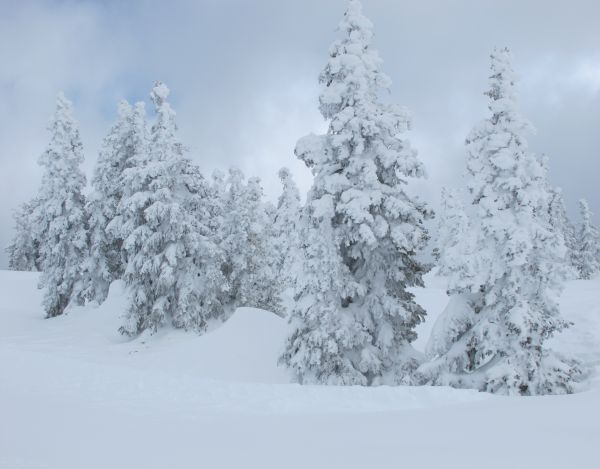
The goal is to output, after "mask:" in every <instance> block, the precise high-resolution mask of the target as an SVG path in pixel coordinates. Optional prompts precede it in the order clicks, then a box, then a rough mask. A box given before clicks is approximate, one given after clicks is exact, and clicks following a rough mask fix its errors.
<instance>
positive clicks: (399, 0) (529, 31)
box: [0, 0, 600, 268]
mask: <svg viewBox="0 0 600 469" xmlns="http://www.w3.org/2000/svg"><path fill="white" fill-rule="evenodd" d="M345 3H346V2H345V0H302V1H297V0H195V1H192V0H187V1H184V0H181V1H168V2H167V1H127V2H125V1H121V0H96V1H28V0H20V1H16V0H14V1H13V0H0V64H1V66H0V245H2V246H6V244H7V243H8V242H9V239H10V236H11V230H12V218H11V212H12V210H13V209H14V208H15V207H16V206H17V205H18V204H20V203H21V202H24V201H26V200H28V199H29V198H30V197H32V196H33V195H34V194H35V192H36V190H37V186H38V184H39V181H40V169H39V167H38V165H37V159H38V156H39V155H40V154H41V153H42V152H43V150H44V147H45V145H46V143H47V140H48V134H47V131H46V125H47V123H48V119H49V116H50V115H51V113H52V111H53V106H54V100H55V96H56V93H57V92H58V91H60V90H63V91H64V92H65V93H66V94H67V95H68V96H69V97H70V98H71V99H72V100H73V101H74V103H75V109H76V114H77V118H78V120H79V122H80V125H81V133H82V137H83V141H84V145H85V149H86V163H85V170H86V172H87V174H88V175H91V171H92V168H93V165H94V163H95V160H96V155H97V151H98V148H99V145H100V142H101V139H102V137H103V134H104V132H106V130H107V128H108V126H109V125H110V123H111V121H112V120H113V118H114V115H115V108H116V103H117V102H118V100H119V99H121V98H126V99H128V100H131V101H136V100H146V101H148V99H147V98H148V92H149V90H150V88H151V86H152V83H153V82H154V81H155V80H157V79H160V80H162V81H164V82H165V83H167V85H168V86H169V87H170V88H171V91H172V95H171V96H172V104H173V107H174V108H175V109H176V111H177V114H178V123H179V127H180V134H181V138H182V140H183V141H184V143H185V144H186V145H187V146H188V147H189V149H190V156H191V157H192V158H193V159H194V160H195V161H197V162H198V163H199V164H200V166H201V167H202V168H203V169H204V170H205V171H206V173H210V172H212V170H214V169H216V168H221V169H226V168H227V167H228V166H230V165H237V166H239V167H241V168H242V169H243V170H244V171H245V172H246V173H247V174H248V175H258V176H260V177H261V178H262V179H263V181H264V184H265V188H266V192H267V195H268V196H269V197H272V198H274V197H275V196H276V195H277V192H278V189H279V188H278V181H277V178H276V170H277V169H278V168H279V167H281V166H288V167H290V168H291V169H292V171H293V172H294V174H295V175H296V178H297V180H298V182H299V184H300V186H301V187H302V189H303V190H306V189H307V188H308V187H309V185H310V173H309V172H308V171H307V170H306V169H305V168H304V167H303V166H302V164H301V163H300V162H297V161H296V160H295V158H294V155H293V148H294V144H295V142H296V140H297V139H298V138H299V137H301V136H303V135H305V134H307V133H309V132H318V131H320V130H322V129H324V123H323V121H322V119H321V117H320V115H319V113H318V111H317V96H318V93H319V88H318V83H317V76H318V74H319V71H320V69H321V68H322V66H323V65H324V63H325V61H326V59H327V51H328V47H329V44H330V43H331V42H332V41H333V40H334V39H335V38H336V25H337V23H338V21H339V19H340V18H341V15H342V14H343V11H344V9H345ZM363 5H364V10H365V13H366V14H367V16H369V17H370V18H371V20H372V21H373V22H374V23H375V34H376V37H375V45H376V47H377V48H378V49H379V51H380V53H381V56H382V57H383V59H384V61H385V67H384V68H385V71H386V72H387V73H388V74H389V75H390V76H391V78H392V80H393V82H394V84H393V87H392V93H391V95H390V99H391V100H393V101H394V102H397V103H400V104H402V105H405V106H407V107H408V108H409V109H410V110H411V111H412V112H413V114H414V130H413V131H412V132H411V136H410V138H411V139H412V142H413V145H414V146H415V147H416V148H417V149H418V150H419V152H420V154H421V157H422V158H423V160H424V161H425V163H426V165H427V168H428V172H429V179H428V180H427V181H426V182H425V183H420V184H419V185H418V186H417V187H416V190H418V191H419V192H420V193H421V194H422V197H424V198H426V199H428V200H429V201H430V202H431V203H432V204H433V205H436V204H437V200H438V197H439V189H440V187H441V186H442V185H453V186H457V185H460V184H461V174H462V173H463V171H464V149H463V141H464V137H465V135H466V133H467V132H468V130H469V129H470V127H471V126H472V125H473V124H474V123H476V122H477V121H478V120H479V119H481V118H482V117H484V116H485V113H486V101H485V98H484V96H483V95H482V93H483V91H484V90H485V89H486V85H487V76H488V66H489V64H488V56H489V52H490V51H491V49H492V48H493V47H494V46H496V45H498V46H504V45H507V46H509V47H511V48H512V50H513V54H514V56H515V68H516V70H517V72H518V73H519V75H520V77H521V81H520V83H519V96H520V99H521V109H522V111H523V113H524V114H525V116H526V117H528V118H529V119H530V120H531V121H532V122H533V124H534V126H535V127H536V129H537V133H536V135H535V136H532V137H531V138H530V146H531V147H532V148H533V149H534V150H535V151H536V152H538V153H545V154H547V155H548V157H549V159H550V171H551V178H552V181H553V182H554V183H555V184H556V185H559V186H561V187H563V189H564V192H565V198H566V201H567V204H568V207H569V210H570V211H571V212H572V213H573V214H574V216H576V213H575V212H576V201H577V199H579V198H581V197H586V198H588V199H589V200H590V203H591V206H592V209H593V210H595V211H596V212H597V213H598V217H597V222H598V223H600V191H598V185H599V183H598V181H599V180H600V171H599V170H600V163H599V162H598V161H599V159H600V28H599V27H598V19H599V18H600V2H597V1H594V0H589V1H584V0H571V1H568V2H567V1H558V0H550V1H548V0H545V1H538V0H535V1H534V0H531V1H524V0H521V1H518V0H503V1H492V0H471V1H468V0H454V1H453V0H364V2H363ZM5 265H6V256H5V254H4V252H2V253H0V268H1V267H3V266H5Z"/></svg>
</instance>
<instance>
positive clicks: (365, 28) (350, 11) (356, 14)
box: [339, 0, 373, 43]
mask: <svg viewBox="0 0 600 469" xmlns="http://www.w3.org/2000/svg"><path fill="white" fill-rule="evenodd" d="M339 29H340V30H341V31H346V32H347V33H348V34H349V36H350V38H351V39H355V40H361V41H363V42H367V43H368V42H370V40H371V38H372V37H373V33H372V29H373V23H372V22H371V21H370V20H369V19H368V18H367V17H366V16H365V15H364V14H363V11H362V4H361V3H360V1H359V0H350V1H349V2H348V8H347V9H346V12H345V13H344V18H343V19H342V21H341V22H340V24H339Z"/></svg>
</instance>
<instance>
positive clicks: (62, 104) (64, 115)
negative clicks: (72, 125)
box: [54, 91, 74, 121]
mask: <svg viewBox="0 0 600 469" xmlns="http://www.w3.org/2000/svg"><path fill="white" fill-rule="evenodd" d="M54 119H55V120H64V119H66V120H70V121H73V120H74V118H73V103H72V102H71V101H70V100H69V99H68V98H67V97H66V96H65V93H64V92H62V91H60V92H59V93H58V94H57V95H56V111H55V113H54Z"/></svg>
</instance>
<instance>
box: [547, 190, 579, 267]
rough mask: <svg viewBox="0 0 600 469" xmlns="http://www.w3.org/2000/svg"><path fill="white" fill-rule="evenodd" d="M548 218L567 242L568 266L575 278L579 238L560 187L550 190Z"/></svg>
mask: <svg viewBox="0 0 600 469" xmlns="http://www.w3.org/2000/svg"><path fill="white" fill-rule="evenodd" d="M548 216H549V219H550V225H551V226H552V228H553V229H554V230H555V231H556V232H558V233H560V234H561V235H562V237H563V239H564V241H565V247H566V249H567V255H566V260H567V264H568V265H569V266H570V267H571V270H572V271H573V272H572V274H571V277H574V276H575V275H577V273H576V272H575V271H576V270H577V269H576V253H577V237H576V234H575V227H574V226H573V223H571V220H570V219H569V216H568V215H567V209H566V208H565V202H564V199H563V194H562V189H561V188H559V187H551V188H550V205H549V207H548Z"/></svg>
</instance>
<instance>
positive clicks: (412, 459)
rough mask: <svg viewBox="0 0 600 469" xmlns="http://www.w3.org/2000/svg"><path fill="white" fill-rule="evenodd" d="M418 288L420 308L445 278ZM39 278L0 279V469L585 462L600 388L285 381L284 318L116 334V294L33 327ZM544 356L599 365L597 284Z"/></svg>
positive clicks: (436, 299)
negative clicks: (555, 352)
mask: <svg viewBox="0 0 600 469" xmlns="http://www.w3.org/2000/svg"><path fill="white" fill-rule="evenodd" d="M429 280H430V282H429V283H431V284H435V286H436V287H438V288H427V289H423V290H420V291H416V294H417V297H418V300H419V301H421V302H422V303H423V304H424V305H425V306H426V307H427V308H428V309H429V312H430V317H429V318H428V320H427V322H426V323H425V324H424V325H422V326H421V328H420V332H421V333H423V335H424V336H425V337H424V338H421V339H420V344H422V345H424V343H425V342H426V340H427V337H426V333H427V331H429V330H430V329H431V324H432V322H434V320H435V317H436V315H437V314H439V312H440V311H441V310H442V309H443V307H444V306H445V302H446V298H445V293H444V286H443V282H441V281H439V280H438V279H434V278H433V279H429ZM36 281H37V274H32V273H20V272H4V271H0V468H11V469H12V468H61V469H71V468H73V469H75V468H85V469H93V468H107V467H110V468H128V469H130V468H137V467H140V468H144V469H149V468H165V467H210V468H229V467H233V468H237V467H240V468H254V467H256V468H261V469H264V468H286V469H287V468H296V467H297V468H308V467H311V468H321V467H323V468H336V467H344V468H354V467H377V468H388V467H389V468H397V467H402V466H404V465H407V466H408V467H411V466H412V467H424V468H427V467H431V468H440V467H444V468H454V467H456V468H458V467H460V468H469V467H472V468H482V467H485V468H504V467H511V468H526V467H527V468H537V467H543V468H555V467H556V468H559V467H577V468H595V467H598V464H600V457H599V456H598V453H597V449H596V448H597V442H598V441H600V419H599V418H598V415H600V383H599V382H598V379H597V374H594V375H593V376H592V377H591V379H590V383H591V384H590V389H589V390H587V391H585V392H582V393H579V394H576V395H571V396H546V397H537V398H503V397H497V396H491V395H488V394H484V393H477V392H473V391H464V390H454V389H449V388H441V387H439V388H433V387H395V388H394V387H378V388H361V387H318V386H299V385H296V384H288V382H289V379H288V376H287V373H286V372H285V370H282V369H281V368H279V367H278V366H277V357H278V355H279V353H280V350H281V347H282V345H283V340H284V338H285V335H286V333H287V324H286V321H285V320H282V319H281V318H279V317H277V316H274V315H272V314H270V313H267V312H265V311H260V310H254V309H240V310H238V311H237V312H236V314H234V315H233V316H232V318H231V319H230V320H229V321H228V322H227V323H225V324H224V325H223V326H221V327H219V328H217V329H216V330H214V331H212V332H210V333H208V334H206V335H204V336H202V337H198V336H196V335H194V334H186V333H183V332H181V331H174V330H168V331H163V332H161V333H159V334H156V335H154V336H149V337H142V338H139V339H136V340H128V339H125V338H124V337H121V336H120V335H119V334H118V333H117V332H116V330H117V328H118V326H119V323H120V318H119V316H120V314H121V312H122V309H123V303H124V301H123V292H122V286H121V285H120V284H119V283H115V284H113V286H112V287H111V292H110V295H109V298H108V300H107V301H106V302H105V303H104V304H103V305H101V306H100V307H97V308H92V307H86V308H76V309H73V310H72V311H70V313H69V314H68V315H66V316H64V317H59V318H55V319H51V320H45V319H43V313H42V311H41V307H40V300H41V292H39V291H38V290H37V289H36ZM562 304H563V309H564V311H565V314H566V315H567V316H568V317H569V319H571V320H573V321H574V322H576V323H577V325H576V326H575V327H573V328H571V329H570V330H569V331H568V332H567V333H565V334H563V336H562V337H561V338H560V339H556V341H555V342H556V343H555V346H556V348H558V349H560V350H563V351H565V352H572V353H575V354H576V355H577V356H578V357H579V358H581V359H582V360H585V362H586V363H587V364H589V365H590V366H591V367H592V369H594V368H593V367H596V368H597V366H598V365H600V280H598V279H596V280H592V281H577V282H572V283H571V284H570V285H569V288H568V289H567V291H566V293H565V295H564V297H563V302H562Z"/></svg>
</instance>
